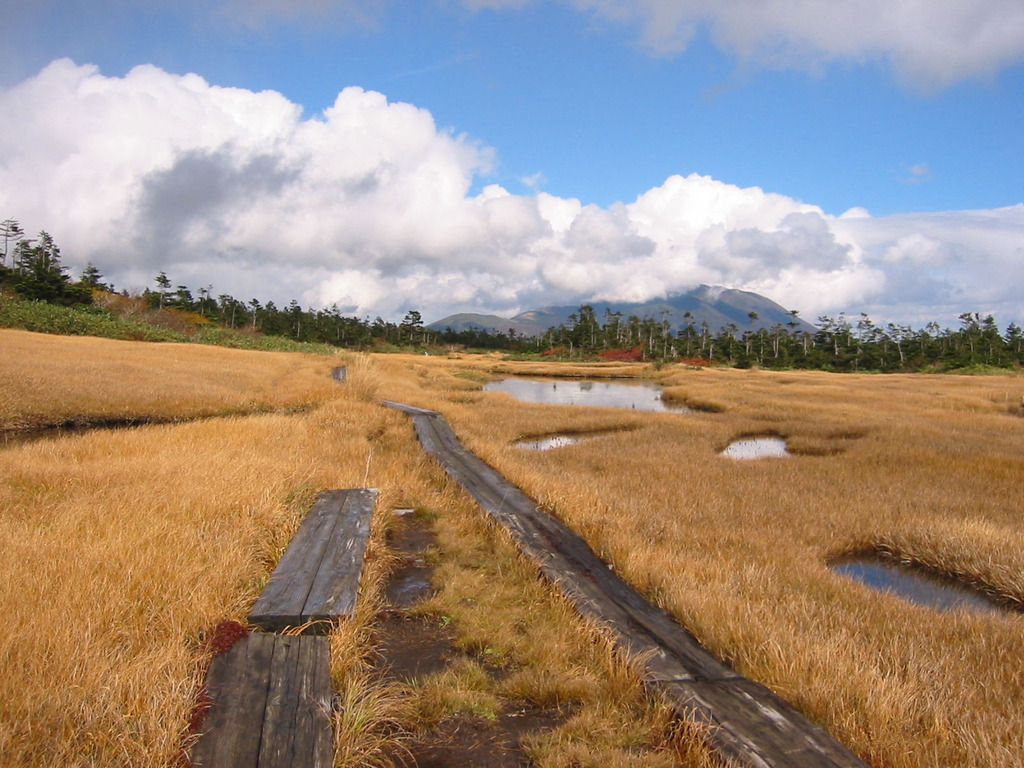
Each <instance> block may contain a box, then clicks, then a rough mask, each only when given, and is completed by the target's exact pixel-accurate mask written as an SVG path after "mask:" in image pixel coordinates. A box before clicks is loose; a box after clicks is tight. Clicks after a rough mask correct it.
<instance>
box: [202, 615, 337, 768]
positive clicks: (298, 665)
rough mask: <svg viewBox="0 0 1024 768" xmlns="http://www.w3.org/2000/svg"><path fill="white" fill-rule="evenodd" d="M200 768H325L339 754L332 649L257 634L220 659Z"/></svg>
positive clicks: (310, 639) (315, 640) (211, 678)
mask: <svg viewBox="0 0 1024 768" xmlns="http://www.w3.org/2000/svg"><path fill="white" fill-rule="evenodd" d="M207 691H208V693H209V695H210V698H211V700H212V704H211V707H210V712H209V715H208V716H207V720H206V726H205V730H204V733H203V734H202V736H200V738H199V741H198V742H197V743H196V745H195V747H194V748H193V749H192V754H191V760H192V765H193V766H196V768H283V766H291V767H292V768H327V767H328V766H330V765H331V762H332V759H333V753H334V745H333V732H332V724H331V715H330V712H331V695H332V694H331V679H330V643H329V641H328V639H327V638H325V637H317V636H288V635H269V634H263V633H259V632H257V633H253V634H251V635H249V636H248V637H246V638H244V639H242V640H240V641H239V642H238V643H236V644H235V646H234V647H233V648H231V650H229V651H228V652H227V653H225V654H223V655H221V656H218V657H215V658H214V659H213V661H212V663H211V664H210V672H209V675H208V676H207Z"/></svg>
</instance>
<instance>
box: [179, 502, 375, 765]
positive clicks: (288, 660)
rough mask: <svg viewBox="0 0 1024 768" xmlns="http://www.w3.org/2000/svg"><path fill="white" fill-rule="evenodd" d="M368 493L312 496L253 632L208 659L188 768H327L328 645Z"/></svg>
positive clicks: (356, 552)
mask: <svg viewBox="0 0 1024 768" xmlns="http://www.w3.org/2000/svg"><path fill="white" fill-rule="evenodd" d="M376 499H377V491H375V490H368V489H351V490H340V491H322V492H321V493H320V494H319V495H318V496H317V499H316V502H315V503H314V504H313V508H312V509H311V510H310V511H309V514H308V515H307V516H306V519H305V520H303V522H302V525H301V526H300V527H299V530H298V531H297V532H296V534H295V536H294V537H293V538H292V541H291V543H290V544H289V546H288V549H287V550H286V551H285V553H284V555H283V556H282V557H281V560H280V562H279V563H278V565H277V568H276V569H275V570H274V573H273V574H272V576H271V577H270V581H269V582H268V583H267V586H266V589H264V590H263V592H262V594H261V595H260V596H259V598H258V599H257V600H256V603H255V605H254V606H253V610H252V613H251V614H250V615H249V622H250V624H253V625H256V626H259V627H261V628H263V629H266V630H270V631H277V630H283V629H288V628H293V629H296V630H298V631H301V632H305V633H306V634H289V635H280V634H269V633H267V632H254V633H252V634H250V635H248V636H246V637H245V638H243V639H242V640H240V641H239V642H238V643H236V644H235V645H234V646H232V648H231V649H230V650H228V651H227V652H226V653H224V654H221V655H219V656H216V657H214V659H213V661H212V662H211V664H210V671H209V674H208V675H207V681H206V688H207V693H208V695H209V697H210V710H209V714H208V717H207V720H206V722H205V724H204V726H205V727H204V732H203V734H202V735H201V736H200V738H199V740H198V741H197V742H196V744H195V746H194V747H193V748H192V750H191V755H190V758H191V761H192V765H193V766H196V767H197V768H329V766H331V765H332V764H333V760H334V734H333V723H332V718H331V706H332V704H331V700H332V697H333V693H332V691H331V670H330V641H329V640H328V638H326V637H322V636H319V635H318V634H316V633H322V632H325V631H327V630H328V629H330V627H331V626H332V624H333V623H334V622H337V621H338V620H340V619H342V618H344V617H346V616H349V615H351V613H352V611H353V610H354V608H355V604H356V597H357V595H358V591H359V578H360V575H361V574H362V570H363V556H364V554H365V552H366V542H367V539H368V538H369V534H370V517H371V515H372V514H373V507H374V504H375V503H376Z"/></svg>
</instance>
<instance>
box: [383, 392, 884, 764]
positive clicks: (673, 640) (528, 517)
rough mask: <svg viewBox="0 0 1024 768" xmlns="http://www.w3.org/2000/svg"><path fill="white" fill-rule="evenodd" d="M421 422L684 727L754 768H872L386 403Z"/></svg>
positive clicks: (504, 486)
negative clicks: (699, 729)
mask: <svg viewBox="0 0 1024 768" xmlns="http://www.w3.org/2000/svg"><path fill="white" fill-rule="evenodd" d="M385 405H387V406H390V407H392V408H397V409H399V410H401V411H404V412H405V413H407V414H409V415H411V416H412V417H413V421H414V424H415V428H416V434H417V436H418V437H419V440H420V443H421V444H422V445H423V447H424V449H425V450H426V451H427V452H428V453H430V454H431V455H433V456H434V457H435V458H436V459H437V461H438V462H439V463H440V464H441V466H442V467H443V468H444V470H445V471H446V472H447V473H448V474H449V475H450V476H451V477H452V478H454V479H455V480H456V481H457V482H458V483H459V484H460V485H461V486H462V487H463V488H465V489H466V491H468V492H469V493H470V495H472V496H473V498H474V499H476V501H477V502H478V503H479V504H480V506H481V507H482V508H483V509H484V511H485V512H487V514H488V515H490V516H491V517H492V518H493V519H495V520H496V521H497V522H499V523H500V524H501V525H503V526H504V527H505V528H506V529H507V530H508V531H509V532H510V533H511V535H512V537H513V539H514V540H515V542H516V544H517V545H518V546H519V548H520V549H521V550H522V552H523V553H524V554H526V555H527V556H528V557H530V558H531V559H532V560H533V561H534V562H536V563H537V564H538V565H539V567H540V571H541V573H542V574H543V575H544V576H545V577H546V578H548V579H549V580H551V581H552V582H553V583H554V584H555V585H556V586H558V587H559V588H560V589H561V591H562V592H563V593H564V594H565V595H566V597H567V598H568V599H569V600H570V601H571V602H572V603H573V604H574V605H575V606H576V608H577V609H578V610H579V611H580V613H582V614H583V615H585V616H589V617H592V618H594V619H596V620H597V621H598V622H600V623H601V624H602V625H603V626H605V627H607V628H608V629H609V630H611V632H612V634H613V636H614V638H615V642H616V644H617V645H618V647H619V648H620V649H622V650H623V651H625V652H626V653H628V654H629V655H630V656H632V657H633V658H636V659H639V660H640V663H641V664H642V666H643V677H644V681H645V683H646V685H647V686H648V688H649V689H651V690H654V691H658V692H661V693H662V694H664V696H665V697H666V698H667V700H668V701H670V702H671V703H672V705H673V706H674V708H675V709H676V711H677V712H678V713H679V716H680V717H681V718H687V719H693V720H696V721H697V722H699V723H701V724H703V725H705V726H707V728H708V731H707V733H708V739H709V741H710V743H711V745H712V746H713V747H714V748H715V749H716V750H717V751H718V752H719V754H721V755H722V756H723V757H725V758H728V759H732V760H734V761H736V762H738V763H740V764H742V765H746V766H750V767H751V768H783V767H784V766H785V767H786V768H866V766H867V764H866V763H865V762H863V761H862V760H861V759H860V758H858V757H857V756H856V755H855V754H854V753H853V752H852V751H851V750H850V749H848V748H847V747H845V746H844V745H842V744H840V743H839V742H837V741H836V740H835V739H834V738H832V736H831V735H830V734H829V733H827V732H826V731H825V730H824V729H822V728H821V727H819V726H817V725H815V724H814V723H812V722H811V721H810V720H809V719H808V718H807V717H805V716H804V715H803V714H801V713H800V712H798V711H797V710H796V709H794V708H793V707H792V706H790V705H789V704H787V703H786V702H785V701H783V700H782V699H780V698H779V697H778V696H776V695H775V694H774V693H772V692H771V691H770V690H769V689H768V688H766V687H765V686H763V685H761V684H759V683H756V682H754V681H752V680H748V679H747V678H745V677H743V676H742V675H740V674H739V673H737V672H736V671H735V670H733V669H730V668H729V667H728V666H726V665H724V664H722V663H721V662H720V661H718V660H717V659H716V658H714V657H713V656H712V655H711V654H710V653H709V652H708V651H707V650H706V649H705V648H704V647H703V646H701V644H700V643H699V642H698V641H697V639H696V638H695V637H694V636H693V635H691V634H690V633H689V632H688V631H687V630H686V629H685V628H684V627H682V626H681V625H680V624H678V623H677V622H676V621H675V620H673V619H672V617H671V616H669V615H668V614H667V613H666V612H665V611H662V610H661V609H659V608H657V607H656V606H654V605H653V604H652V603H650V602H649V601H648V600H647V599H646V598H645V597H644V596H643V595H641V594H640V593H639V592H637V591H636V590H635V589H634V588H633V587H631V586H630V585H629V584H627V583H626V582H625V581H623V580H622V579H621V578H619V576H617V575H616V574H615V572H614V571H612V570H611V569H610V568H609V566H608V564H607V563H605V562H603V561H602V560H601V559H600V558H599V557H598V556H597V555H596V554H595V553H594V552H593V550H592V549H591V548H590V546H589V545H588V544H587V543H586V541H584V540H583V538H582V537H581V536H579V535H578V534H577V533H576V532H575V531H573V530H572V529H571V528H569V527H568V526H566V525H565V524H564V523H562V522H561V521H560V520H558V519H556V518H554V517H552V516H551V515H549V514H547V513H546V512H544V511H543V510H541V509H540V508H539V507H538V505H537V503H536V502H535V501H533V500H532V499H530V498H529V497H528V496H527V495H526V494H525V493H523V492H522V491H521V490H520V489H519V488H517V487H516V486H515V485H513V484H512V483H510V482H509V481H508V480H506V479H505V478H504V477H502V476H501V474H499V473H498V472H496V471H495V470H494V469H493V468H491V467H490V466H488V465H487V464H486V463H484V462H483V461H482V460H481V459H480V458H479V457H477V456H476V455H475V454H474V453H472V452H471V451H469V450H468V449H467V448H465V446H463V445H462V443H461V442H460V441H459V439H458V437H457V436H456V435H455V432H454V431H453V430H452V428H451V426H450V425H449V424H448V422H447V420H446V419H445V418H444V416H442V415H441V414H440V413H438V412H437V411H431V410H426V409H423V408H417V407H415V406H411V405H405V404H403V403H396V402H392V401H385Z"/></svg>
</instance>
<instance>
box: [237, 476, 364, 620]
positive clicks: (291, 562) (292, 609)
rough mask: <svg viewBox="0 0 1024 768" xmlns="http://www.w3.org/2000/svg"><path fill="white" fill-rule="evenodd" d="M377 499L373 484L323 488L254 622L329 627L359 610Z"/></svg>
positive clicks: (264, 594) (251, 616)
mask: <svg viewBox="0 0 1024 768" xmlns="http://www.w3.org/2000/svg"><path fill="white" fill-rule="evenodd" d="M376 500H377V491H376V490H372V489H365V488H360V489H348V490H337V491H322V492H321V493H320V494H319V495H318V496H317V499H316V502H315V503H314V504H313V508H312V509H311V510H310V511H309V514H308V515H307V516H306V519H305V520H303V522H302V525H301V526H300V527H299V530H298V531H297V532H296V534H295V536H294V537H293V538H292V541H291V543H290V544H289V545H288V549H287V550H286V551H285V553H284V555H283V556H282V557H281V560H280V562H279V563H278V564H277V568H275V569H274V573H273V574H272V575H271V577H270V581H269V582H268V583H267V586H266V588H265V589H264V590H263V592H262V593H261V594H260V596H259V598H258V599H257V600H256V603H255V604H254V605H253V608H252V612H251V613H250V614H249V623H251V624H254V625H256V626H258V627H260V628H262V629H265V630H267V631H279V630H283V629H285V628H287V627H300V626H304V625H307V624H310V623H311V622H314V623H313V624H312V625H311V626H310V627H309V628H308V631H311V632H326V631H327V630H329V629H330V624H331V623H332V622H337V621H338V620H339V619H342V618H344V617H346V616H349V615H350V614H351V613H352V611H353V610H354V609H355V605H356V598H357V596H358V592H359V577H360V574H361V573H362V569H363V557H364V555H365V554H366V542H367V540H368V538H369V536H370V518H371V516H372V514H373V507H374V504H375V503H376Z"/></svg>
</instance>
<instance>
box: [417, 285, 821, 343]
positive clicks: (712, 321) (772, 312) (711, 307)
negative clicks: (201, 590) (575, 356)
mask: <svg viewBox="0 0 1024 768" xmlns="http://www.w3.org/2000/svg"><path fill="white" fill-rule="evenodd" d="M586 303H589V304H590V306H592V307H593V308H594V312H595V314H596V315H597V319H598V322H600V323H602V324H604V323H606V322H607V321H608V318H607V317H606V313H616V312H621V313H622V319H623V320H626V319H628V318H629V317H630V316H631V315H635V316H636V317H639V318H644V317H650V318H654V319H656V320H658V321H661V320H662V319H663V318H666V319H668V321H669V323H670V324H671V326H672V328H673V330H680V329H682V328H684V327H686V324H687V323H693V324H694V326H696V327H697V328H700V327H701V326H702V325H703V324H704V323H707V325H708V328H709V329H710V330H711V332H712V333H717V332H718V331H719V330H721V329H722V328H725V327H727V326H728V325H729V324H733V325H735V326H736V327H737V328H738V329H739V331H740V332H741V333H742V332H743V331H746V330H755V331H756V330H760V329H761V328H771V327H773V326H775V325H779V324H781V325H784V326H787V327H790V326H789V324H790V323H796V326H795V327H794V330H799V331H808V332H810V333H813V332H814V331H815V328H814V326H813V325H811V324H810V323H808V322H806V321H805V320H802V319H800V318H798V317H793V315H792V314H790V312H789V310H787V309H785V308H783V307H782V306H780V305H779V304H776V303H775V302H774V301H772V300H771V299H768V298H765V297H764V296H761V295H760V294H757V293H751V292H750V291H740V290H736V289H734V288H712V287H710V286H707V285H702V286H700V287H698V288H694V289H693V290H692V291H687V292H686V293H677V294H671V295H669V296H667V297H666V298H664V299H653V300H651V301H645V302H640V303H628V302H616V303H609V302H603V301H592V302H586ZM577 312H579V305H574V306H564V307H544V308H543V309H531V310H528V311H526V312H521V313H519V314H518V315H516V316H515V317H512V318H504V317H499V316H497V315H478V314H472V313H460V314H456V315H449V316H448V317H445V318H442V319H440V320H438V321H436V322H433V323H431V324H430V325H428V326H427V327H428V328H430V329H431V330H436V331H443V330H444V329H445V328H451V329H452V330H453V331H464V330H472V329H476V330H487V331H492V332H493V331H501V332H502V333H508V332H509V331H510V330H514V331H515V332H516V334H517V335H520V336H540V335H542V334H543V333H544V332H545V331H546V330H547V329H548V328H555V327H557V326H559V325H565V326H569V325H571V321H570V319H569V316H570V315H573V314H576V313H577ZM687 312H689V313H690V317H685V313H687ZM752 312H753V313H756V315H757V317H756V319H751V316H750V315H751V313H752Z"/></svg>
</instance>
